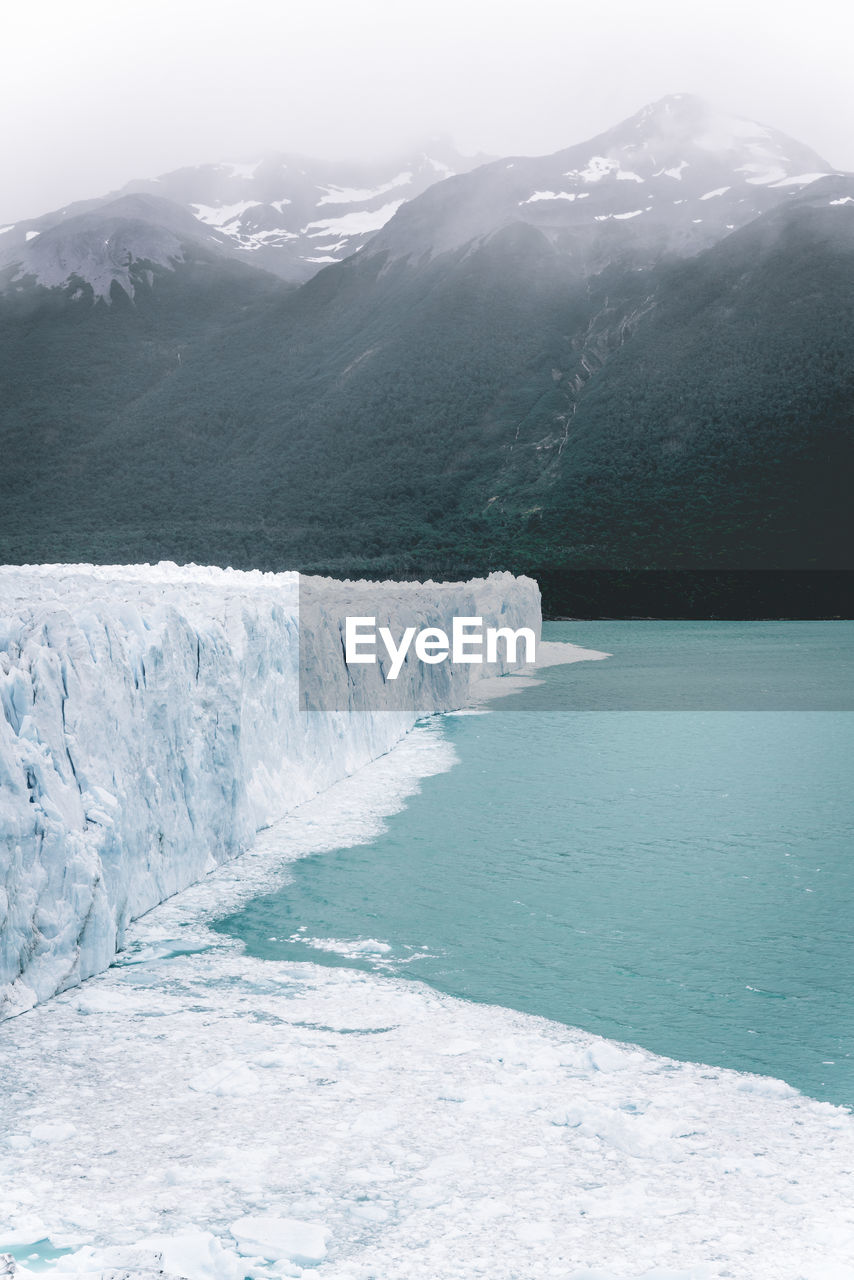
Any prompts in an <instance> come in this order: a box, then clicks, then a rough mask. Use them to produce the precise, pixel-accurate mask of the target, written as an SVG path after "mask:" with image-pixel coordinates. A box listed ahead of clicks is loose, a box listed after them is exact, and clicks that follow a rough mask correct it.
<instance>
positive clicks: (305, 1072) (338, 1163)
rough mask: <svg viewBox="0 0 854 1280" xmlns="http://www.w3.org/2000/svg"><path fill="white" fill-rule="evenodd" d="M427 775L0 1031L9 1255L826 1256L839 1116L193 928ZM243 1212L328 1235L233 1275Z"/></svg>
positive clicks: (602, 1267)
mask: <svg viewBox="0 0 854 1280" xmlns="http://www.w3.org/2000/svg"><path fill="white" fill-rule="evenodd" d="M542 665H545V664H542ZM532 678H534V679H535V678H536V677H535V673H534V674H533V676H522V677H519V676H512V677H504V678H502V679H506V680H508V681H509V680H512V681H514V682H515V681H518V680H520V679H521V680H522V681H525V682H527V681H529V680H530V679H532ZM508 692H509V690H508ZM453 760H454V754H453V749H452V747H451V746H450V745H449V744H448V743H447V741H445V740H444V739H443V736H442V721H441V719H438V718H437V719H436V720H430V721H428V722H427V723H426V724H422V725H420V726H418V727H417V728H416V729H414V730H413V731H412V732H411V733H410V734H409V735H407V737H406V738H405V739H404V740H403V742H402V743H400V744H399V745H398V746H397V747H395V748H394V749H393V750H392V751H390V752H389V753H387V754H386V755H385V756H383V757H380V758H379V759H378V760H375V761H373V762H371V763H370V764H368V765H366V766H365V767H364V768H363V769H361V770H360V771H359V772H358V773H356V774H353V775H351V776H350V777H349V778H346V779H344V780H342V781H341V782H338V783H336V784H335V785H334V786H333V787H332V788H330V789H329V790H327V791H326V792H324V793H322V794H321V795H319V796H317V797H315V798H314V799H312V800H309V801H307V802H306V803H305V804H303V805H302V806H300V807H299V808H298V809H296V810H295V811H294V812H293V813H292V814H290V815H289V816H288V817H286V818H285V819H283V820H282V821H281V822H279V823H277V824H275V825H274V826H273V827H270V828H268V829H267V830H266V831H264V832H262V833H261V834H260V836H259V838H258V839H257V840H256V842H255V844H254V845H253V846H252V848H251V849H250V850H249V851H248V852H247V853H245V854H243V855H241V857H240V858H239V859H237V860H235V861H234V862H231V863H229V864H226V865H224V866H222V867H220V868H219V869H218V870H217V871H216V872H214V873H213V874H212V875H210V876H209V877H207V879H206V880H204V881H202V882H200V883H199V884H196V885H192V886H190V887H189V888H187V889H186V890H183V891H182V892H181V893H180V894H177V895H176V896H175V897H173V898H172V899H170V900H168V901H166V902H165V903H162V904H160V905H159V906H157V907H155V908H154V909H153V910H152V911H151V912H149V913H148V914H147V915H146V916H143V917H141V918H140V919H139V920H138V921H137V922H135V924H134V925H133V926H132V927H131V930H130V933H129V942H130V946H129V948H128V949H127V950H126V951H125V952H123V953H122V955H121V956H120V957H119V959H118V961H117V963H115V964H114V965H113V966H112V967H111V968H110V969H109V970H107V971H106V972H105V973H103V974H99V975H96V976H95V977H93V978H91V979H89V980H88V981H87V982H86V983H85V984H83V985H82V986H80V987H77V988H74V989H73V990H70V991H66V992H64V993H62V994H61V995H59V996H57V997H54V999H52V1000H51V1001H49V1002H47V1003H45V1004H43V1005H41V1006H39V1007H38V1008H36V1009H34V1010H32V1011H30V1012H29V1013H27V1014H25V1015H23V1016H21V1017H19V1018H17V1019H15V1020H13V1021H11V1022H7V1023H6V1024H4V1028H3V1042H1V1043H2V1044H3V1049H2V1056H3V1058H4V1059H6V1062H5V1063H4V1075H5V1076H6V1078H8V1080H9V1081H10V1085H9V1095H10V1100H11V1101H12V1104H13V1106H15V1107H16V1112H17V1114H18V1115H19V1116H20V1117H21V1119H20V1121H19V1123H18V1126H17V1128H16V1130H15V1131H14V1132H13V1134H12V1137H13V1139H15V1141H14V1142H13V1143H12V1144H11V1145H10V1144H8V1142H7V1146H9V1155H8V1157H7V1176H8V1181H9V1185H11V1186H12V1187H13V1188H14V1192H13V1195H14V1196H15V1198H16V1201H17V1208H18V1229H19V1236H20V1237H21V1239H22V1241H23V1242H25V1243H27V1242H28V1243H30V1244H32V1243H34V1242H35V1241H37V1240H40V1239H43V1238H44V1237H47V1238H50V1239H51V1240H52V1242H53V1243H54V1245H55V1246H57V1247H59V1248H66V1249H70V1250H73V1251H74V1253H68V1254H66V1255H64V1256H63V1257H61V1258H60V1259H58V1261H57V1262H56V1266H55V1274H59V1275H61V1274H66V1275H67V1274H69V1270H70V1268H72V1267H74V1268H76V1270H73V1271H71V1274H78V1275H84V1274H89V1275H93V1276H94V1275H100V1274H101V1273H102V1272H103V1271H104V1270H105V1269H107V1268H123V1269H124V1270H125V1272H127V1273H128V1274H130V1275H133V1276H139V1277H143V1276H146V1275H153V1274H155V1273H156V1268H157V1266H158V1265H159V1264H158V1262H157V1258H158V1255H159V1256H160V1258H161V1259H162V1263H163V1265H164V1266H165V1268H166V1270H167V1271H170V1269H172V1274H185V1275H188V1276H190V1277H191V1280H196V1277H198V1280H237V1277H238V1273H239V1275H241V1276H242V1275H244V1274H247V1275H249V1274H251V1275H253V1276H257V1277H259V1280H260V1278H262V1277H271V1278H272V1277H280V1276H299V1275H302V1274H303V1273H304V1272H305V1273H306V1274H312V1275H317V1276H318V1277H319V1278H322V1277H325V1276H328V1277H329V1278H330V1280H333V1277H334V1280H367V1277H368V1276H369V1275H373V1274H376V1275H382V1276H383V1280H421V1277H423V1278H424V1280H428V1277H429V1280H435V1276H436V1275H442V1276H443V1277H444V1276H448V1277H459V1278H460V1280H470V1278H472V1277H477V1276H484V1277H489V1280H500V1278H501V1277H507V1280H510V1278H511V1277H514V1276H518V1274H520V1272H523V1273H524V1274H525V1275H526V1277H528V1276H530V1277H532V1280H533V1278H535V1277H536V1278H539V1277H541V1276H542V1277H543V1280H545V1277H548V1276H551V1275H553V1274H554V1267H555V1266H558V1265H559V1267H560V1269H561V1274H562V1275H563V1274H565V1275H567V1276H575V1275H577V1276H579V1277H580V1276H581V1275H588V1276H589V1269H590V1268H596V1272H595V1273H596V1274H597V1276H598V1277H601V1278H602V1280H606V1278H607V1280H609V1278H610V1277H614V1278H615V1280H624V1278H625V1280H627V1278H628V1277H639V1276H642V1275H643V1274H644V1273H645V1272H648V1271H649V1270H650V1269H651V1268H652V1267H667V1268H668V1270H669V1272H670V1274H671V1275H676V1276H680V1277H682V1276H684V1277H691V1278H692V1280H694V1277H696V1278H697V1280H699V1278H700V1277H709V1278H714V1277H717V1276H724V1275H726V1274H728V1273H729V1274H731V1268H732V1267H735V1268H736V1269H737V1273H739V1274H750V1275H751V1277H752V1280H765V1277H767V1278H768V1280H771V1278H772V1277H774V1278H775V1280H776V1278H778V1277H785V1278H786V1280H788V1278H790V1277H791V1280H796V1278H797V1277H800V1276H802V1275H805V1274H819V1273H820V1274H822V1276H828V1277H830V1276H832V1275H834V1270H833V1267H834V1261H833V1260H834V1258H835V1259H838V1265H839V1267H840V1268H841V1267H842V1266H843V1265H844V1260H845V1257H846V1256H847V1254H846V1252H845V1250H846V1249H847V1247H848V1246H847V1244H845V1242H844V1241H843V1240H842V1236H841V1234H840V1232H839V1229H838V1227H837V1228H835V1229H834V1228H832V1223H833V1220H834V1219H836V1220H837V1221H838V1219H839V1217H840V1208H839V1207H840V1206H841V1205H844V1204H846V1203H850V1195H849V1194H848V1192H849V1190H850V1188H849V1182H850V1174H849V1173H848V1170H849V1169H850V1168H851V1167H852V1165H854V1120H852V1117H851V1116H850V1115H849V1113H848V1112H847V1111H846V1110H845V1109H843V1108H841V1107H834V1106H832V1105H830V1104H828V1103H823V1102H817V1101H815V1100H813V1099H810V1098H807V1097H804V1096H802V1095H800V1094H798V1093H797V1092H796V1091H795V1090H794V1089H792V1088H790V1087H789V1086H788V1085H785V1084H783V1083H782V1082H781V1081H776V1080H773V1079H772V1078H770V1077H760V1076H750V1075H744V1074H741V1073H737V1072H734V1071H729V1070H725V1069H719V1068H710V1067H707V1066H704V1065H703V1064H699V1063H685V1062H677V1061H675V1060H672V1059H668V1058H663V1057H658V1056H656V1055H654V1054H652V1053H649V1052H647V1051H645V1050H642V1049H638V1048H636V1047H634V1046H631V1045H625V1044H620V1043H618V1042H616V1041H611V1040H607V1039H603V1038H601V1037H598V1036H595V1035H592V1034H590V1033H587V1032H583V1031H580V1030H577V1029H574V1028H571V1027H567V1026H564V1025H563V1024H560V1023H553V1022H550V1021H548V1020H546V1019H544V1018H539V1017H536V1016H534V1015H528V1014H521V1013H516V1012H515V1011H513V1010H509V1009H506V1008H504V1007H502V1006H497V1005H477V1004H474V1003H471V1002H468V1001H464V1000H460V999H457V998H454V997H450V996H444V995H442V994H440V993H438V992H436V991H434V990H433V989H432V988H429V987H427V986H425V985H423V984H421V983H412V982H409V981H407V980H405V979H400V978H389V977H385V976H378V975H373V974H366V973H364V972H360V971H354V970H347V969H329V968H327V967H325V966H321V965H312V964H308V963H295V962H275V961H268V960H255V959H250V958H248V957H246V956H245V955H244V954H242V946H241V944H240V943H239V942H237V941H236V940H234V939H229V938H227V937H226V936H224V935H221V934H215V933H213V931H212V930H211V929H210V927H209V922H210V921H211V919H213V918H214V917H216V916H220V915H222V914H224V912H225V911H227V910H229V909H231V908H232V907H233V906H235V905H237V903H238V902H239V901H240V900H246V899H248V898H250V897H254V896H256V895H257V894H258V893H259V892H263V891H265V890H267V889H268V888H271V887H273V885H274V884H276V883H281V879H282V875H283V874H284V875H286V874H287V865H288V864H287V862H283V859H282V854H281V844H282V842H283V841H286V842H288V843H289V845H290V847H291V850H292V852H293V855H294V857H299V856H305V855H306V854H310V853H317V852H322V851H324V850H332V849H334V848H339V847H341V846H342V844H345V843H346V844H348V845H349V844H356V843H361V842H364V841H366V840H370V839H372V838H373V837H374V836H375V835H376V834H377V833H378V831H379V830H380V829H381V828H382V824H383V820H384V818H385V817H386V816H389V815H390V814H391V813H393V812H395V811H397V810H399V809H400V808H401V807H402V806H403V805H404V804H405V803H406V800H407V797H408V796H410V795H411V794H413V792H414V791H415V790H417V787H418V785H419V783H420V779H421V778H422V777H426V776H430V774H433V773H438V772H441V771H444V770H446V769H448V768H450V767H452V766H453ZM291 860H292V859H291ZM93 1086H94V1089H93ZM34 1135H35V1136H34ZM805 1139H807V1140H808V1141H809V1149H808V1150H807V1151H806V1152H805V1151H804V1146H805ZM795 1169H797V1174H798V1176H799V1177H800V1178H802V1181H801V1182H798V1181H797V1179H796V1178H795V1176H794V1170H795ZM846 1197H847V1198H846ZM701 1204H702V1205H704V1207H703V1208H702V1209H700V1208H698V1206H699V1205H701ZM259 1215H260V1218H262V1219H264V1220H265V1221H266V1222H267V1228H268V1230H269V1231H271V1232H273V1234H274V1235H275V1230H276V1229H275V1227H274V1226H271V1225H270V1220H271V1219H272V1220H276V1221H278V1220H280V1219H282V1218H284V1219H295V1220H297V1221H299V1222H302V1223H304V1224H310V1225H312V1226H313V1227H315V1228H316V1229H317V1231H320V1232H322V1231H324V1230H326V1231H328V1232H329V1235H328V1237H325V1238H324V1245H323V1247H324V1248H327V1247H328V1249H329V1253H328V1255H326V1256H325V1257H324V1258H322V1259H315V1262H316V1263H317V1265H316V1266H315V1265H313V1266H312V1267H311V1269H310V1270H306V1267H304V1266H303V1265H302V1264H301V1263H298V1262H296V1261H294V1260H293V1257H292V1256H288V1257H286V1256H280V1257H279V1258H278V1260H277V1261H271V1260H270V1259H267V1260H266V1261H265V1260H263V1259H262V1258H261V1257H260V1255H258V1256H257V1257H255V1260H254V1261H253V1260H252V1257H251V1256H247V1255H245V1254H244V1255H241V1256H238V1254H237V1253H236V1247H237V1236H235V1235H234V1234H232V1233H231V1232H230V1230H229V1228H230V1227H233V1226H234V1227H236V1230H237V1233H238V1235H239V1234H240V1231H241V1230H242V1228H240V1226H239V1225H237V1226H236V1224H239V1223H240V1221H241V1220H242V1219H245V1218H247V1217H250V1218H252V1217H254V1218H259ZM850 1225H851V1232H852V1235H854V1218H852V1222H851V1224H850ZM260 1230H261V1228H260V1227H256V1232H257V1231H260ZM279 1230H280V1236H279V1244H278V1245H275V1246H273V1245H270V1244H269V1243H268V1244H267V1245H266V1246H265V1247H266V1248H267V1250H268V1252H269V1251H270V1250H271V1249H274V1248H285V1245H284V1244H282V1239H283V1238H284V1237H283V1235H282V1229H279ZM834 1231H835V1234H834ZM27 1232H29V1236H27ZM37 1232H38V1233H40V1234H36V1233H37ZM21 1233H23V1235H22V1236H21ZM496 1233H497V1235H498V1238H499V1239H500V1241H501V1242H502V1243H501V1245H500V1249H501V1255H500V1256H498V1257H496V1255H495V1245H494V1241H495V1238H496ZM285 1234H286V1233H285ZM92 1242H94V1244H93V1243H92ZM6 1243H7V1244H8V1241H6ZM3 1244H4V1241H3V1240H2V1239H0V1252H2V1248H3ZM241 1247H243V1246H241ZM287 1247H288V1248H291V1245H287ZM81 1250H82V1252H81ZM828 1250H830V1253H828ZM175 1267H180V1268H183V1270H180V1269H179V1270H178V1271H177V1272H176V1271H175V1270H174V1268H175ZM676 1268H678V1269H676ZM17 1274H18V1275H19V1276H21V1277H27V1276H29V1275H34V1274H36V1272H34V1271H29V1270H27V1269H26V1268H25V1267H19V1269H18V1272H17ZM42 1274H44V1273H42ZM838 1274H839V1276H840V1277H841V1275H842V1274H843V1271H842V1270H839V1271H838Z"/></svg>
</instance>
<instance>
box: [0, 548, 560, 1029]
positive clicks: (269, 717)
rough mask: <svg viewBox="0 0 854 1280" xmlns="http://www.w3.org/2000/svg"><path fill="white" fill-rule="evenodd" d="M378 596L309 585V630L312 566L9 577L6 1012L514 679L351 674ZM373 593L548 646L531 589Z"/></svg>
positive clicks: (508, 584)
mask: <svg viewBox="0 0 854 1280" xmlns="http://www.w3.org/2000/svg"><path fill="white" fill-rule="evenodd" d="M365 590H366V588H365V586H364V584H355V583H332V582H329V581H325V580H318V579H312V580H307V579H303V580H302V595H303V610H302V637H301V635H300V627H301V624H300V612H301V611H300V595H301V591H300V582H299V579H298V575H296V574H262V573H258V572H252V573H242V572H237V571H235V570H228V569H225V570H224V569H212V568H198V567H196V566H189V567H187V568H179V567H178V566H176V565H172V564H161V565H156V566H148V565H143V566H123V567H93V566H90V565H45V566H35V567H32V566H31V567H24V568H17V567H4V568H0V707H2V714H0V1017H4V1016H9V1015H11V1014H14V1013H19V1012H21V1011H23V1010H25V1009H27V1008H29V1007H31V1006H32V1005H33V1004H34V1003H36V1002H37V1001H39V1000H43V999H45V998H47V997H49V996H51V995H53V994H54V993H56V992H57V991H61V990H63V989H64V988H66V987H69V986H71V985H73V984H75V983H77V982H80V981H81V980H82V979H83V978H86V977H88V976H90V975H91V974H93V973H96V972H98V971H99V970H101V969H103V968H105V967H106V966H107V965H109V963H110V961H111V960H112V958H113V956H114V955H115V953H116V951H117V950H118V949H120V948H121V946H122V941H123V936H124V931H125V929H126V926H127V924H128V922H129V921H130V920H132V919H134V918H135V917H137V916H139V915H141V914H142V913H143V912H145V911H147V910H149V909H150V908H151V907H153V906H154V905H155V904H156V903H158V902H161V901H163V899H164V898H167V897H169V896H170V895H171V894H173V893H176V892H177V891H178V890H180V889H183V888H185V887H186V886H187V885H189V884H192V883H193V882H195V881H197V880H199V879H200V878H201V877H203V876H204V875H205V874H206V873H207V872H209V871H210V870H212V869H213V868H214V867H215V866H216V865H217V864H219V863H221V862H224V861H226V860H227V859H229V858H233V857H235V856H236V855H237V854H239V853H240V852H241V851H242V850H243V849H245V848H246V847H247V846H248V845H249V844H250V842H251V841H252V839H253V837H254V835H255V833H256V832H257V831H258V830H259V829H260V828H262V827H264V826H267V825H269V824H270V823H272V822H274V821H276V820H277V819H279V818H281V817H282V816H283V815H284V814H286V813H287V812H288V811H289V810H291V809H293V808H294V807H295V806H296V805H298V804H300V803H301V802H302V801H304V800H306V799H308V798H309V797H311V796H313V795H316V794H317V793H318V792H320V791H322V790H324V789H325V788H326V787H328V786H330V785H331V784H332V783H334V782H336V781H337V780H338V779H340V778H342V777H344V776H345V775H348V774H351V773H353V772H354V771H355V770H357V769H358V768H360V766H362V765H364V764H366V763H367V762H368V761H369V760H371V759H374V758H375V757H377V756H379V755H382V754H383V753H384V752H386V751H388V750H389V749H390V748H391V747H392V746H394V744H395V743H396V742H397V741H399V739H400V738H401V737H403V735H404V734H405V733H406V732H407V731H408V730H409V729H410V728H411V726H412V725H413V723H414V722H415V720H416V718H418V717H419V716H422V715H427V714H431V713H434V712H438V711H444V710H449V709H451V708H454V707H459V706H460V705H462V704H464V703H465V702H466V700H467V698H468V696H469V694H470V686H471V683H472V681H474V680H477V679H479V678H480V677H481V676H483V675H485V674H490V675H494V674H499V673H500V672H501V671H503V670H505V669H506V663H505V662H502V663H501V664H500V666H499V667H498V668H496V667H492V668H489V667H486V666H483V667H480V666H477V665H471V666H460V665H456V666H453V667H452V666H451V665H450V664H448V663H443V664H441V665H440V666H432V667H428V666H425V665H423V664H421V663H408V664H407V665H406V667H405V668H404V670H403V671H402V672H401V675H400V678H399V680H398V681H397V682H396V683H395V686H394V688H393V690H392V689H391V687H390V686H388V685H386V684H385V683H384V677H383V672H382V670H381V669H380V668H379V667H371V668H367V667H363V668H361V669H359V670H358V671H354V669H353V668H348V667H347V665H346V664H345V661H344V651H343V646H342V645H340V644H338V643H335V644H329V643H328V637H329V633H330V631H331V632H332V633H333V634H334V633H335V632H336V629H337V628H338V626H339V622H340V617H341V614H342V613H344V612H363V611H364V608H365V602H364V598H363V592H364V591H365ZM370 590H371V604H370V608H371V611H372V612H376V613H377V616H378V623H379V625H382V624H383V622H384V621H385V622H388V623H394V622H396V621H397V620H398V619H399V618H400V617H401V616H404V615H405V618H406V621H407V622H408V621H410V620H412V619H421V620H422V625H434V626H441V627H445V628H447V629H449V628H450V625H451V618H452V617H453V616H455V615H456V616H460V615H479V616H482V617H483V619H484V624H485V625H487V626H498V625H501V626H508V625H510V626H513V627H514V628H516V627H520V626H530V627H533V628H534V629H535V631H536V632H537V634H538V635H539V627H540V600H539V591H538V589H537V586H536V583H534V582H533V581H532V580H531V579H528V578H514V577H512V576H511V575H510V574H493V575H492V576H491V577H490V578H488V579H480V580H476V581H472V582H469V583H455V584H433V583H426V584H424V585H420V584H395V583H385V584H382V585H381V586H379V587H373V588H371V589H370ZM309 596H310V597H311V607H310V608H307V607H306V601H307V597H309ZM327 602H328V603H327ZM324 614H325V615H326V616H325V617H324ZM324 631H325V633H326V634H325V635H324V634H322V633H324ZM300 649H302V654H303V662H302V668H301V667H300ZM306 654H310V655H312V657H311V660H310V661H309V662H308V663H306V660H305V659H306ZM306 706H308V707H317V706H322V707H324V708H333V709H330V710H306V709H305V708H306Z"/></svg>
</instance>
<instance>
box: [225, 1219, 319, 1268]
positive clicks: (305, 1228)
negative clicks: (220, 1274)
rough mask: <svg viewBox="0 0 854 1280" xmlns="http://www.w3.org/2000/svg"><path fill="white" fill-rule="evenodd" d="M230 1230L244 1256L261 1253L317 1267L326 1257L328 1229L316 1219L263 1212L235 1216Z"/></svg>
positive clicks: (268, 1257)
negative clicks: (301, 1219) (275, 1216)
mask: <svg viewBox="0 0 854 1280" xmlns="http://www.w3.org/2000/svg"><path fill="white" fill-rule="evenodd" d="M229 1231H230V1232H231V1234H232V1235H233V1236H234V1238H235V1240H236V1241H237V1248H238V1250H239V1251H240V1253H242V1254H243V1255H244V1256H245V1257H255V1256H260V1257H262V1258H266V1259H267V1261H268V1262H280V1261H281V1260H282V1259H285V1260H286V1261H288V1262H296V1263H297V1264H298V1265H299V1266H301V1267H316V1266H317V1265H318V1264H319V1263H321V1262H322V1261H323V1259H324V1258H325V1257H326V1253H327V1248H326V1237H327V1234H328V1232H327V1230H326V1228H325V1227H323V1226H321V1225H320V1224H319V1223H316V1222H302V1221H300V1219H298V1218H273V1217H267V1216H265V1215H260V1214H259V1215H257V1216H250V1217H246V1218H238V1219H237V1221H236V1222H232V1224H231V1226H230V1227H229Z"/></svg>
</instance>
